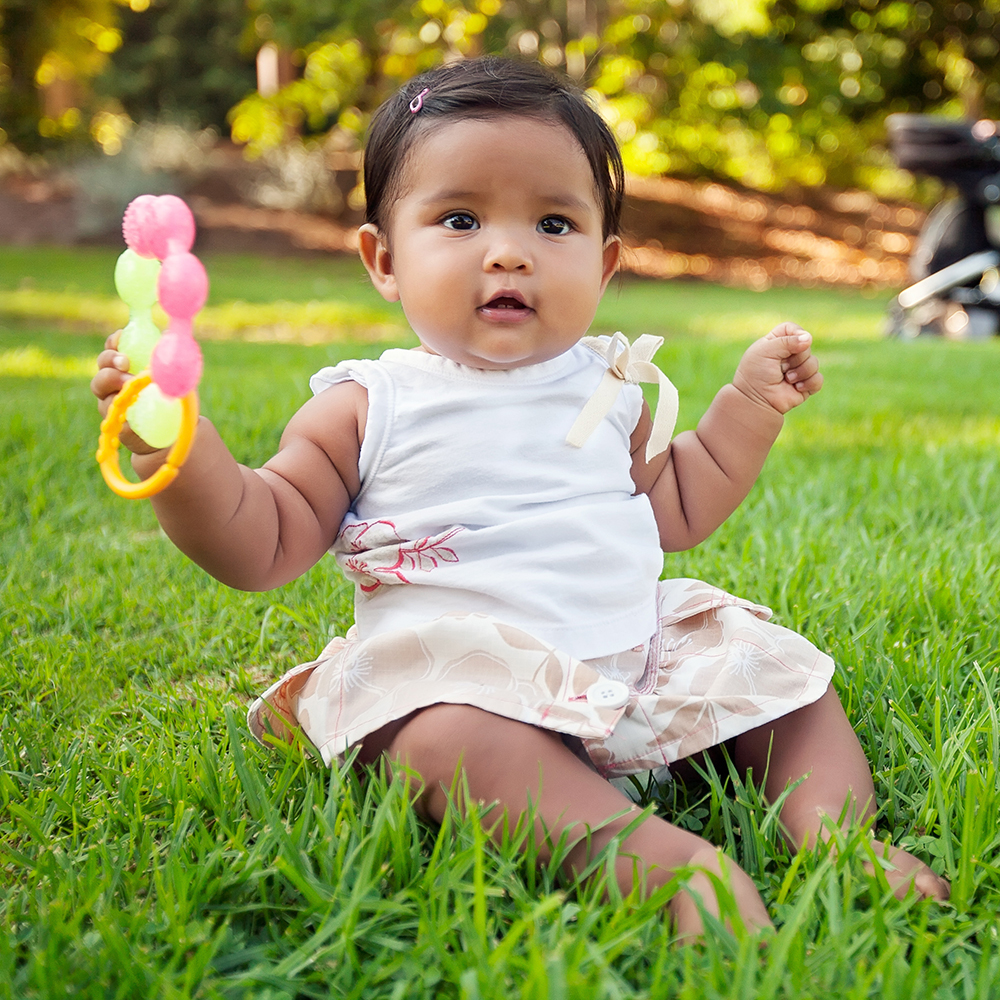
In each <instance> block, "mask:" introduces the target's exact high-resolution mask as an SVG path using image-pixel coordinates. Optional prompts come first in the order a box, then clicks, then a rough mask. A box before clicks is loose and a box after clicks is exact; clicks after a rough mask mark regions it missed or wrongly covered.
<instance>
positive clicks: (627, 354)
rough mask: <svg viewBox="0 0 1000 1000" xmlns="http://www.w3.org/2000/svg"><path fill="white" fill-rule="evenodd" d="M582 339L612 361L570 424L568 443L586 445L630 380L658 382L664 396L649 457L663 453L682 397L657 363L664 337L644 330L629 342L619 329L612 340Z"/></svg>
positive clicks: (655, 423) (670, 435)
mask: <svg viewBox="0 0 1000 1000" xmlns="http://www.w3.org/2000/svg"><path fill="white" fill-rule="evenodd" d="M580 343H581V344H583V346H584V347H589V348H590V349H591V350H593V351H595V352H596V353H598V354H602V355H603V356H604V359H605V360H606V361H607V363H608V370H607V371H606V372H605V373H604V378H602V379H601V382H600V385H598V387H597V390H596V391H595V392H594V394H593V396H591V397H590V399H588V400H587V404H586V406H584V408H583V409H582V410H581V411H580V416H578V417H577V418H576V423H574V424H573V426H572V427H571V428H570V431H569V434H567V435H566V443H567V444H570V445H572V446H573V447H574V448H581V447H583V445H584V443H585V442H586V441H587V439H588V438H589V437H590V435H591V434H593V433H594V431H595V430H596V429H597V425H598V424H599V423H600V422H601V421H602V420H603V419H604V418H605V417H606V416H607V415H608V413H609V411H610V410H611V407H612V406H614V405H615V400H616V399H617V398H618V394H619V393H620V392H621V390H622V386H623V385H625V383H626V382H630V383H632V384H633V385H637V384H638V383H639V382H655V383H656V384H657V385H658V386H659V387H660V398H659V401H658V402H657V404H656V414H655V415H654V417H653V428H652V430H651V431H650V432H649V440H648V441H647V442H646V461H647V462H648V461H649V460H650V459H651V458H653V457H654V456H655V455H659V454H660V452H661V451H666V450H667V446H668V445H669V444H670V438H671V437H672V436H673V433H674V426H675V425H676V423H677V410H678V405H679V401H678V397H677V389H676V388H675V387H674V384H673V382H671V381H670V379H668V378H667V376H666V375H664V374H663V372H661V371H660V369H659V368H657V367H656V365H654V364H653V360H652V359H653V356H654V355H655V354H656V352H657V351H658V350H659V349H660V347H661V346H662V345H663V338H662V337H654V336H652V334H649V333H644V334H643V335H642V336H641V337H639V339H638V340H636V342H635V343H634V344H632V345H629V342H628V341H627V340H626V339H625V337H624V336H623V335H622V333H621V331H619V332H618V333H616V334H615V335H614V336H613V337H612V338H611V341H610V343H605V342H604V341H602V340H601V339H600V338H599V337H584V338H583V340H581V341H580Z"/></svg>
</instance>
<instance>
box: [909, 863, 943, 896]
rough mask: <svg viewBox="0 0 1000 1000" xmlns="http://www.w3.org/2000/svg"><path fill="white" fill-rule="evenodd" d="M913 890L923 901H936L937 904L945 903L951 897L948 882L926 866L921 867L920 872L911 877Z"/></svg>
mask: <svg viewBox="0 0 1000 1000" xmlns="http://www.w3.org/2000/svg"><path fill="white" fill-rule="evenodd" d="M913 888H914V889H915V890H916V891H917V892H918V893H919V894H920V895H921V896H923V897H924V899H936V900H937V901H938V902H939V903H944V902H946V901H947V900H948V898H949V896H951V884H950V883H949V882H948V880H947V879H943V878H941V876H940V875H937V874H935V873H934V872H932V871H931V870H930V868H928V867H927V865H921V866H920V871H918V872H917V873H916V874H915V875H914V876H913Z"/></svg>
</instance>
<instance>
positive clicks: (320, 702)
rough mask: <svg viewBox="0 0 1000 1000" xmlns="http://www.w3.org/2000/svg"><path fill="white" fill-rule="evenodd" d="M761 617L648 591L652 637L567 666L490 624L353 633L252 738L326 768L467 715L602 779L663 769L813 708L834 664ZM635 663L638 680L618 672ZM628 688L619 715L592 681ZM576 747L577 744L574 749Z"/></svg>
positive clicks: (536, 643) (309, 671) (291, 680)
mask: <svg viewBox="0 0 1000 1000" xmlns="http://www.w3.org/2000/svg"><path fill="white" fill-rule="evenodd" d="M770 616H771V612H770V610H769V609H768V608H765V607H762V606H761V605H759V604H753V603H751V602H750V601H746V600H743V599H741V598H738V597H734V596H733V595H732V594H727V593H726V592H725V591H723V590H719V589H718V588H716V587H712V586H709V585H708V584H706V583H702V582H701V581H699V580H687V579H677V580H665V581H662V582H661V583H660V585H659V625H658V628H657V631H656V633H655V634H654V635H653V636H652V637H651V638H650V640H649V642H648V643H646V644H645V645H644V646H642V647H637V649H636V650H630V651H626V652H625V653H622V654H619V655H618V656H615V657H602V658H601V659H599V660H588V661H582V660H576V659H574V658H573V657H571V656H568V655H566V654H565V653H562V652H560V651H559V650H558V649H554V648H553V647H552V646H549V645H547V644H546V643H544V642H541V641H540V640H538V639H536V638H534V637H533V636H531V635H529V634H527V633H526V632H523V631H521V630H520V629H517V628H514V627H512V626H510V625H506V624H504V623H503V622H500V621H497V620H496V619H494V618H491V617H489V616H488V615H479V614H447V615H443V616H442V617H441V618H437V619H435V620H434V621H430V622H427V623H426V624H423V625H420V626H419V627H416V628H412V629H400V630H398V631H395V632H391V633H386V634H383V635H377V636H373V637H372V638H370V639H360V638H358V635H357V631H356V629H355V628H351V630H350V631H349V632H348V634H347V635H346V636H345V637H343V638H336V639H334V640H333V641H332V642H331V643H330V644H329V645H328V646H327V647H326V649H324V650H323V652H322V654H321V655H320V656H319V658H318V659H316V660H313V661H312V662H311V663H304V664H302V665H301V666H298V667H295V668H294V669H293V670H291V671H289V672H288V673H287V674H285V676H284V677H282V678H281V679H280V680H279V681H277V682H276V683H275V684H273V685H272V686H271V687H270V688H269V689H268V690H267V691H266V692H265V693H264V694H263V695H261V697H260V698H258V699H257V700H256V701H255V702H254V703H253V705H252V706H251V707H250V711H249V714H248V721H249V724H250V729H251V731H252V732H253V734H254V736H256V737H257V739H259V740H261V741H262V742H266V740H267V738H268V736H270V738H274V739H281V740H287V741H290V740H291V739H293V733H294V732H295V730H301V731H302V732H303V733H304V734H305V736H306V737H308V739H309V740H310V741H311V742H312V743H313V744H314V745H315V747H316V748H317V750H318V751H319V753H320V754H321V755H322V757H323V760H324V761H325V762H326V763H327V764H330V763H331V762H332V761H334V760H335V759H337V758H339V757H340V756H341V755H343V754H344V753H345V752H346V751H347V750H349V749H350V748H351V747H352V746H353V745H355V744H356V743H358V742H360V741H361V740H363V739H364V738H365V736H367V735H368V734H369V733H372V732H375V731H376V730H378V729H380V728H381V727H382V726H384V725H386V724H388V723H390V722H393V721H395V720H397V719H401V718H403V717H404V716H406V715H409V714H410V713H411V712H413V711H416V710H417V709H420V708H426V707H427V706H429V705H434V704H440V703H451V704H463V705H474V706H476V707H477V708H481V709H483V710H485V711H487V712H492V713H494V714H496V715H502V716H506V717H507V718H509V719H514V720H516V721H518V722H525V723H527V724H529V725H533V726H541V727H543V728H545V729H551V730H554V731H555V732H558V733H562V734H563V735H564V736H567V737H571V738H574V737H575V739H573V740H572V743H574V744H576V745H577V746H582V748H583V750H584V751H585V752H586V755H587V757H588V758H589V760H590V762H591V764H592V765H593V766H594V767H595V768H596V770H597V771H599V772H600V773H601V774H603V775H604V776H605V777H607V778H616V777H622V776H625V775H629V774H637V773H639V772H642V771H648V770H654V769H658V768H661V767H663V766H664V765H669V764H670V763H671V762H673V761H676V760H680V759H682V758H684V757H688V756H690V755H691V754H694V753H697V752H698V751H700V750H705V749H707V748H708V747H711V746H715V745H716V744H719V743H722V742H724V741H725V740H728V739H731V738H732V737H734V736H738V735H739V734H740V733H744V732H746V731H748V730H750V729H756V728H757V727H758V726H762V725H765V724H766V723H768V722H772V721H773V720H775V719H778V718H780V717H781V716H783V715H787V714H788V713H789V712H793V711H795V710H796V709H797V708H801V707H802V706H804V705H809V704H811V703H812V702H814V701H816V700H818V699H819V698H820V697H821V696H822V695H823V693H824V692H825V691H826V689H827V686H828V684H829V682H830V678H831V677H832V676H833V669H834V665H833V661H832V660H831V659H830V657H829V656H827V655H826V654H825V653H822V652H820V651H819V650H818V649H817V648H816V647H815V646H813V645H812V643H810V642H809V641H808V640H807V639H804V638H803V637H802V636H800V635H798V634H797V633H795V632H792V631H790V630H788V629H786V628H782V627H781V626H780V625H774V624H772V623H771V622H769V621H768V619H769V618H770ZM636 655H640V656H641V657H642V660H641V661H640V662H639V664H638V668H639V669H634V667H635V664H634V663H632V664H630V663H629V662H628V660H629V657H631V658H632V659H633V660H634V658H635V656H636ZM629 668H631V669H630V675H631V676H633V677H638V679H637V680H634V681H632V682H631V683H630V684H629V685H628V687H629V691H628V701H627V702H626V704H625V705H624V706H621V707H618V708H607V707H603V706H601V705H600V704H592V703H591V700H588V698H587V691H588V689H589V688H590V687H591V685H593V684H595V683H596V682H598V681H601V680H602V678H608V677H611V678H615V677H616V676H618V677H621V676H626V674H625V673H623V670H627V669H629ZM577 740H579V743H576V741H577Z"/></svg>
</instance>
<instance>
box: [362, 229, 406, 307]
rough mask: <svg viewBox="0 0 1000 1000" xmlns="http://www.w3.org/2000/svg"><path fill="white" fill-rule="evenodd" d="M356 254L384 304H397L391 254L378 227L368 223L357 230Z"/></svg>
mask: <svg viewBox="0 0 1000 1000" xmlns="http://www.w3.org/2000/svg"><path fill="white" fill-rule="evenodd" d="M358 253H359V254H360V255H361V263H362V264H364V265H365V270H366V271H367V272H368V277H370V278H371V279H372V284H373V285H374V286H375V288H376V290H377V291H378V293H379V295H381V296H382V298H383V299H385V300H386V302H398V301H399V289H398V288H397V287H396V275H395V274H394V273H393V269H392V252H391V251H390V250H389V246H388V244H387V242H386V240H385V237H384V236H383V235H382V234H381V233H380V232H379V231H378V227H377V226H374V225H373V224H372V223H370V222H366V223H365V224H364V225H363V226H361V228H360V229H358Z"/></svg>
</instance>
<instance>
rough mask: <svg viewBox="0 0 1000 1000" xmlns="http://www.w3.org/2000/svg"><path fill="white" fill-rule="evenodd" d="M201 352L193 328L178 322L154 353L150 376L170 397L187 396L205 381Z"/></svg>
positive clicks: (180, 321) (176, 321)
mask: <svg viewBox="0 0 1000 1000" xmlns="http://www.w3.org/2000/svg"><path fill="white" fill-rule="evenodd" d="M202 365H203V362H202V357H201V348H200V347H198V342H197V341H196V340H195V339H194V337H192V336H191V324H190V323H189V322H186V321H185V320H175V321H174V322H173V323H171V325H170V326H169V327H168V328H167V330H166V332H165V333H164V334H163V336H162V337H160V339H159V341H158V342H157V344H156V347H155V348H154V349H153V359H152V361H151V362H150V366H149V368H150V374H151V375H152V376H153V381H154V382H155V383H156V384H157V385H158V386H159V387H160V389H161V391H162V392H163V394H164V395H166V396H173V397H174V398H175V399H178V398H180V397H181V396H186V395H187V394H188V393H189V392H190V391H191V390H192V389H193V388H195V386H196V385H197V384H198V382H199V380H200V379H201V370H202Z"/></svg>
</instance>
